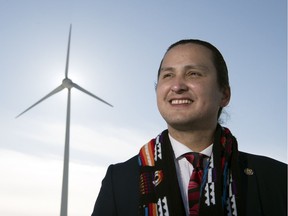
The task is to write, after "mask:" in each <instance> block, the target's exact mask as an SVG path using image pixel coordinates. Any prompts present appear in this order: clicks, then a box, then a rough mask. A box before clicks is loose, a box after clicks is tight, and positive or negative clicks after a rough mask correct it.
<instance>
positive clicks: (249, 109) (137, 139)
mask: <svg viewBox="0 0 288 216" xmlns="http://www.w3.org/2000/svg"><path fill="white" fill-rule="evenodd" d="M0 3H1V7H0V47H1V49H0V78H1V84H2V87H1V92H0V100H1V106H0V116H1V117H0V118H1V121H0V130H1V133H0V134H1V136H0V172H1V180H0V191H1V193H0V203H1V205H0V215H5V216H15V215H23V216H26V215H27V216H28V215H29V216H34V215H35V216H36V215H37V216H38V215H43V216H46V215H47V216H48V215H49V216H51V215H59V212H60V195H61V181H62V166H63V165H62V161H63V150H64V131H65V115H66V90H65V91H62V92H61V93H59V94H57V95H55V96H53V97H52V98H49V99H48V100H46V101H44V102H43V103H41V104H39V105H38V106H37V107H35V108H33V109H32V110H30V111H29V112H27V113H25V115H23V116H21V117H20V118H18V119H15V116H17V115H18V114H19V113H20V112H22V111H23V110H25V109H26V108H28V107H29V106H30V105H32V104H33V103H35V102H36V101H37V100H39V99H40V98H42V97H43V96H44V95H46V94H47V93H49V92H50V91H51V90H53V89H54V88H55V87H57V86H58V85H60V84H61V82H62V79H63V78H64V69H65V60H66V49H67V42H68V31H69V25H70V24H71V23H72V25H73V29H72V40H71V55H70V70H69V76H70V78H71V79H72V80H73V81H74V82H76V83H77V84H79V85H81V86H82V87H84V88H86V89H87V90H89V91H91V92H93V93H94V94H96V95H97V96H99V97H101V98H103V99H105V100H106V101H108V102H109V103H111V104H113V105H114V108H111V107H108V106H106V105H105V104H102V103H101V102H98V101H97V100H95V99H93V98H92V97H90V96H87V95H85V94H83V93H81V92H79V91H77V90H76V89H72V116H71V139H70V140H71V141H70V146H71V154H70V161H71V164H70V179H69V181H70V182H69V201H68V202H69V204H68V205H69V210H68V211H69V216H70V215H71V216H82V215H89V214H90V213H91V211H92V208H93V205H94V202H95V199H96V197H97V194H98V191H99V188H100V184H101V180H102V178H103V177H104V175H105V172H106V169H107V166H108V165H109V164H111V163H116V162H120V161H124V160H126V159H128V158H129V157H131V156H133V155H135V154H137V153H138V151H139V148H140V147H141V146H142V145H143V144H144V143H145V142H147V141H148V140H150V139H151V138H152V137H154V136H156V135H157V134H158V133H159V132H161V131H162V130H163V129H165V128H166V125H165V122H164V121H163V120H162V118H161V117H160V115H159V114H158V110H157V107H156V97H155V91H154V83H155V81H156V73H157V69H158V66H159V63H160V60H161V58H162V56H163V54H164V52H165V50H166V49H167V47H168V46H169V45H170V44H171V43H173V42H175V41H178V40H180V39H183V38H199V39H203V40H207V41H209V42H211V43H213V44H214V45H215V46H217V47H218V48H219V50H220V51H221V52H222V54H223V55H224V57H225V59H226V62H227V65H228V68H229V73H230V84H231V87H232V100H231V102H230V104H229V106H228V107H227V109H226V111H227V113H228V117H227V116H226V117H225V116H224V119H226V120H225V125H226V126H228V127H229V128H230V129H231V131H232V132H233V133H234V135H235V136H236V137H237V139H238V142H239V149H240V150H243V151H247V152H250V153H254V154H261V155H266V156H269V157H272V158H275V159H277V160H280V161H283V162H287V5H286V1H284V0H278V1H273V0H269V1H268V0H264V1H261V2H260V1H248V0H246V1H241V2H240V1H238V2H235V1H233V2H231V1H217V2H216V1H202V2H200V1H195V0H190V1H188V0H183V1H178V2H176V1H164V0H159V1H152V0H149V1H128V0H126V1H112V0H111V1H92V0H91V1H86V0H82V1H76V0H74V1H71V0H70V1H68V0H63V1H56V0H50V1H48V0H47V1H45V0H42V1H40V0H25V1H21V0H18V1H17V0H0Z"/></svg>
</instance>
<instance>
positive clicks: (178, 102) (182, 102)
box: [171, 99, 191, 104]
mask: <svg viewBox="0 0 288 216" xmlns="http://www.w3.org/2000/svg"><path fill="white" fill-rule="evenodd" d="M190 103H191V100H187V99H183V100H172V101H171V104H190Z"/></svg>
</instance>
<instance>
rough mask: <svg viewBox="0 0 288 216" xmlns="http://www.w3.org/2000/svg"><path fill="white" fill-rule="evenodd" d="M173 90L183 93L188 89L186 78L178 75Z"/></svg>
mask: <svg viewBox="0 0 288 216" xmlns="http://www.w3.org/2000/svg"><path fill="white" fill-rule="evenodd" d="M171 90H172V91H173V92H175V93H178V94H179V93H182V92H185V91H187V90H188V86H187V85H186V82H185V80H184V79H183V78H182V77H177V78H175V79H174V80H173V83H172V86H171Z"/></svg>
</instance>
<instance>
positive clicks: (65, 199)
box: [16, 25, 113, 216]
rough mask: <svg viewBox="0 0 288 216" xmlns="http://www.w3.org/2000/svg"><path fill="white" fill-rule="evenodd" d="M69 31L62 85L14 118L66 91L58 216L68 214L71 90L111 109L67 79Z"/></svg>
mask: <svg viewBox="0 0 288 216" xmlns="http://www.w3.org/2000/svg"><path fill="white" fill-rule="evenodd" d="M71 29H72V25H70V30H69V38H68V48H67V57H66V67H65V78H64V79H63V81H62V84H61V85H60V86H58V87H57V88H55V89H54V90H53V91H51V92H50V93H49V94H47V95H46V96H45V97H43V98H42V99H40V100H39V101H37V102H36V103H34V104H33V105H32V106H30V107H29V108H27V109H26V110H24V111H23V112H22V113H20V114H19V115H18V116H16V118H18V117H19V116H21V115H23V114H24V113H25V112H27V111H28V110H30V109H32V108H33V107H34V106H36V105H37V104H39V103H41V102H42V101H44V100H46V99H47V98H49V97H51V96H52V95H54V94H56V93H58V92H60V91H62V90H63V89H64V88H67V89H68V99H67V114H66V134H65V147H64V165H63V178H62V194H61V210H60V216H67V212H68V210H67V209H68V179H69V139H70V113H71V110H70V109H71V88H73V87H75V88H76V89H78V90H79V91H82V92H84V93H85V94H88V95H90V96H91V97H93V98H95V99H97V100H99V101H101V102H103V103H105V104H107V105H109V106H111V107H113V106H112V105H111V104H109V103H108V102H106V101H104V100H103V99H101V98H99V97H97V96H96V95H94V94H92V93H91V92H89V91H87V90H86V89H84V88H82V87H81V86H79V85H77V84H76V83H73V82H72V80H71V79H69V78H68V68H69V55H70V41H71Z"/></svg>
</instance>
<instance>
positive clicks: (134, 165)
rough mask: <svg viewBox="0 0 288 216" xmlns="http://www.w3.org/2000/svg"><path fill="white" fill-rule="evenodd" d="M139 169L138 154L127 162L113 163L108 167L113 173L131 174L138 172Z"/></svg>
mask: <svg viewBox="0 0 288 216" xmlns="http://www.w3.org/2000/svg"><path fill="white" fill-rule="evenodd" d="M138 169H139V166H138V155H135V156H134V157H132V158H130V159H128V160H127V161H125V162H121V163H116V164H111V165H110V166H109V167H108V172H109V171H110V172H111V173H112V174H113V175H123V174H124V175H125V174H129V175H131V174H135V173H137V171H138Z"/></svg>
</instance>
